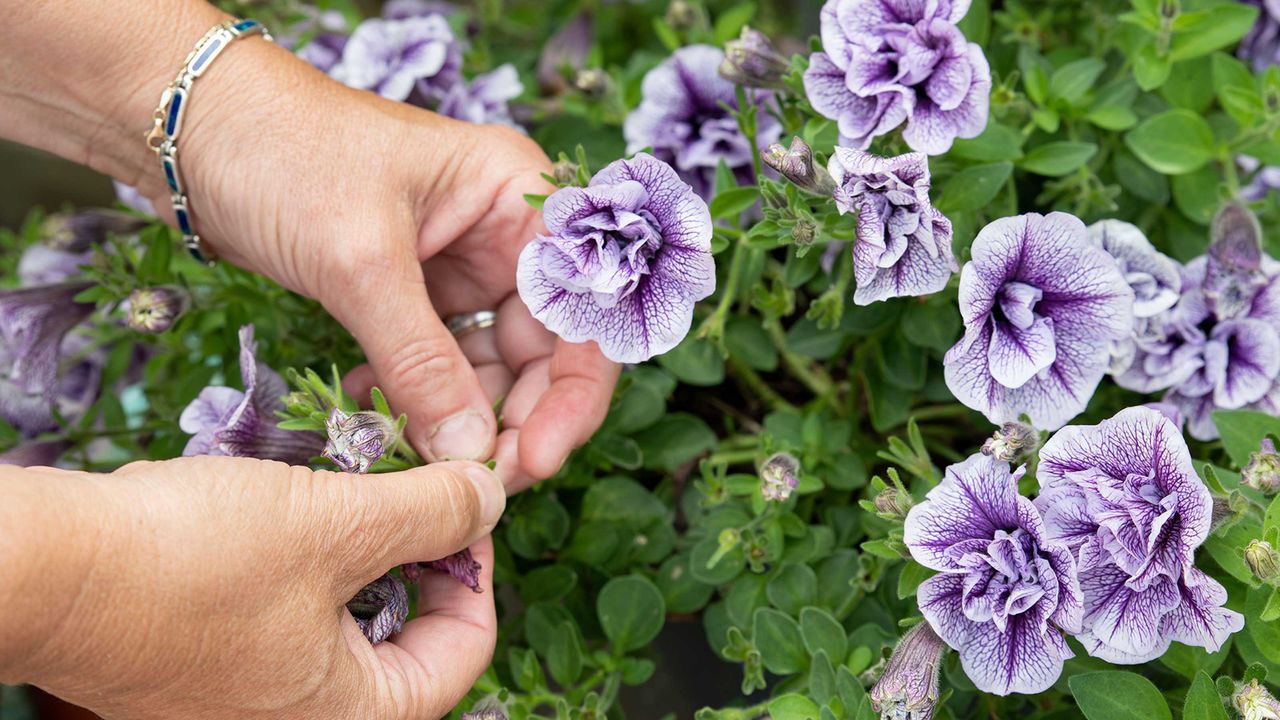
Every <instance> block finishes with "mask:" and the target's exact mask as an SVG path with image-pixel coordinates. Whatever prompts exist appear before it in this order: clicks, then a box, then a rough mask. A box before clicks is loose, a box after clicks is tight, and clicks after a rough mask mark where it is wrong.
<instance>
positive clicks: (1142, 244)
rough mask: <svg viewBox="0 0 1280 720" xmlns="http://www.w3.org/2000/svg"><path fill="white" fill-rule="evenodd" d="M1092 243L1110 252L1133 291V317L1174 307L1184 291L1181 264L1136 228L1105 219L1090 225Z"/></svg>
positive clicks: (1146, 316) (1155, 313) (1145, 316)
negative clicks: (1161, 250) (1156, 246)
mask: <svg viewBox="0 0 1280 720" xmlns="http://www.w3.org/2000/svg"><path fill="white" fill-rule="evenodd" d="M1088 237H1089V242H1090V243H1092V244H1094V245H1096V246H1098V247H1100V248H1102V249H1103V250H1106V251H1107V254H1108V255H1110V256H1111V257H1113V258H1115V259H1116V262H1117V263H1119V265H1120V272H1121V273H1123V274H1124V279H1125V282H1127V283H1129V287H1131V288H1133V296H1134V302H1133V315H1134V317H1138V318H1148V317H1152V316H1154V315H1158V314H1160V313H1162V312H1164V311H1165V310H1168V309H1169V308H1171V307H1173V306H1174V305H1176V304H1177V302H1178V296H1179V294H1180V293H1181V292H1182V272H1181V270H1182V269H1181V267H1179V265H1178V262H1177V261H1176V260H1174V259H1173V258H1171V257H1169V256H1168V255H1165V254H1164V253H1162V252H1160V251H1159V250H1156V248H1155V246H1154V245H1152V244H1151V241H1150V240H1147V236H1146V235H1144V234H1143V233H1142V231H1141V230H1139V229H1138V228H1137V227H1136V226H1134V225H1131V224H1130V223H1127V222H1124V221H1123V220H1102V221H1100V222H1096V223H1094V224H1092V225H1090V226H1089V235H1088Z"/></svg>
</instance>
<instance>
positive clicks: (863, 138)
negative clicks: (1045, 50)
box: [804, 0, 991, 155]
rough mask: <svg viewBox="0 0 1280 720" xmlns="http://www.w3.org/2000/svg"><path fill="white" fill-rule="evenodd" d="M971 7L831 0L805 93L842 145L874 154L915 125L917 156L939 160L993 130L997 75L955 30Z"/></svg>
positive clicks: (933, 0)
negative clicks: (958, 142) (887, 137)
mask: <svg viewBox="0 0 1280 720" xmlns="http://www.w3.org/2000/svg"><path fill="white" fill-rule="evenodd" d="M968 9H969V0H928V2H924V1H922V0H827V4H826V5H824V6H823V7H822V49H823V52H819V53H814V54H813V55H812V56H811V57H810V58H809V69H808V70H806V71H805V74H804V87H805V92H806V94H807V95H808V96H809V103H810V104H812V105H813V109H814V110H816V111H818V113H819V114H821V115H823V116H824V117H828V118H831V119H832V120H835V121H836V123H837V125H838V127H839V130H840V135H841V136H842V137H843V138H845V139H847V142H842V144H848V145H852V146H855V147H858V148H866V147H867V146H868V145H870V144H871V141H872V140H873V139H874V138H876V137H878V136H880V135H884V134H886V133H888V132H890V131H892V130H893V129H894V128H896V127H898V126H899V125H901V124H902V123H903V122H906V123H907V127H906V129H905V130H904V131H903V133H902V138H903V139H904V140H906V142H907V145H909V146H910V147H911V149H912V150H916V151H919V152H923V153H926V154H928V155H941V154H942V153H945V152H946V151H947V150H949V149H950V148H951V143H952V142H953V141H954V140H955V139H956V138H957V137H961V138H971V137H977V136H978V135H980V134H981V133H982V131H983V130H984V129H986V127H987V113H988V110H989V108H990V104H991V68H990V67H989V66H988V65H987V59H986V57H985V56H984V55H983V54H982V48H980V47H978V46H977V45H976V44H974V43H971V42H968V41H967V40H965V37H964V34H963V33H962V32H960V30H959V28H957V27H956V23H957V22H959V21H960V19H961V18H963V17H964V15H965V13H966V12H967V11H968Z"/></svg>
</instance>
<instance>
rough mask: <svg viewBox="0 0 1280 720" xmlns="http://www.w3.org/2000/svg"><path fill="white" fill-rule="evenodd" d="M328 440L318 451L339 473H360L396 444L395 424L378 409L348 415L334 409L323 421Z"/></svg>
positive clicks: (339, 409) (365, 470)
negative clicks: (377, 410)
mask: <svg viewBox="0 0 1280 720" xmlns="http://www.w3.org/2000/svg"><path fill="white" fill-rule="evenodd" d="M325 430H326V431H327V432H328V434H329V440H328V442H326V443H325V446H324V451H323V452H322V453H321V454H322V455H324V456H325V457H327V458H329V459H330V460H332V461H333V464H335V465H337V466H338V468H339V469H341V470H342V471H343V472H349V473H356V474H363V473H367V472H369V467H370V466H371V465H373V464H374V463H375V462H377V461H379V460H381V459H382V456H383V455H385V454H386V453H387V451H388V450H390V449H391V448H392V447H393V446H394V445H395V443H396V439H397V437H396V425H395V423H394V422H392V421H391V419H390V418H388V417H387V416H385V415H383V414H382V413H379V412H371V411H364V412H355V413H351V414H350V415H348V414H347V413H345V412H343V411H342V409H341V408H334V409H333V412H331V413H330V414H329V419H328V420H327V421H325Z"/></svg>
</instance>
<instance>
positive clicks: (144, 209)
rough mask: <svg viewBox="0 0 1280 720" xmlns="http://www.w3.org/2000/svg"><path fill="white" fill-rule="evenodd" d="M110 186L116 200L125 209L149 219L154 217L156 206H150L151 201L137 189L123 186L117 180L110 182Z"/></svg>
mask: <svg viewBox="0 0 1280 720" xmlns="http://www.w3.org/2000/svg"><path fill="white" fill-rule="evenodd" d="M111 185H112V186H113V187H114V188H115V191H116V199H117V200H119V201H120V202H121V203H123V204H124V205H125V206H126V207H128V208H129V209H131V210H134V211H137V212H139V213H141V214H143V215H147V216H149V217H155V216H156V206H155V205H153V204H151V201H150V200H148V199H147V198H146V196H144V195H143V194H142V193H140V192H138V188H136V187H134V186H132V185H125V184H124V183H122V182H120V181H119V180H112V181H111Z"/></svg>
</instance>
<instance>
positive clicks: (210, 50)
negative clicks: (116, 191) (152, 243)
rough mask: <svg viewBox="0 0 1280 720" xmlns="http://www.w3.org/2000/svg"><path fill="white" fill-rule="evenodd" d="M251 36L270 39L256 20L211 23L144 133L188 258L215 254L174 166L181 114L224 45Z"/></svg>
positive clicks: (210, 261)
mask: <svg viewBox="0 0 1280 720" xmlns="http://www.w3.org/2000/svg"><path fill="white" fill-rule="evenodd" d="M254 35H261V36H262V37H263V39H265V40H271V34H270V33H269V32H267V28H266V27H265V26H263V25H262V23H260V22H258V21H257V20H228V21H226V22H224V23H220V24H218V25H215V26H214V27H213V28H211V29H210V30H209V32H207V33H205V34H204V37H202V38H201V39H200V42H198V43H196V46H195V49H194V50H192V51H191V54H190V55H187V59H186V60H184V61H183V63H182V69H181V70H179V71H178V76H177V77H175V78H174V79H173V82H172V83H171V84H170V85H169V87H167V88H165V90H164V93H163V94H161V96H160V105H159V107H157V108H156V111H155V114H154V116H153V120H154V123H155V124H154V125H153V126H152V128H151V130H150V131H149V132H148V133H147V146H148V147H150V148H151V149H152V150H153V151H154V152H155V153H156V155H158V156H159V157H160V167H161V169H162V170H164V177H165V181H166V182H167V183H168V185H169V199H170V201H171V202H172V203H173V214H174V215H175V216H176V218H177V221H178V229H179V230H181V231H182V242H183V244H184V245H186V247H187V251H188V252H190V253H191V256H192V257H194V258H195V259H196V260H197V261H199V262H202V263H206V264H210V265H212V264H213V261H214V259H215V257H214V255H213V253H212V252H210V251H209V249H208V248H206V247H205V246H204V243H203V242H201V240H200V236H199V235H197V234H196V232H195V225H194V223H193V221H192V218H191V203H190V200H189V199H188V198H187V193H186V186H185V185H184V183H183V181H182V171H181V169H180V168H179V166H178V135H179V133H181V132H182V116H183V113H184V112H185V111H186V107H187V101H188V98H189V97H190V95H191V87H192V85H193V84H194V83H195V81H196V78H198V77H200V76H201V75H203V74H204V72H205V71H206V70H208V69H209V66H210V65H212V64H213V61H214V60H216V59H217V58H218V56H219V55H221V54H222V51H223V50H225V49H226V48H227V46H228V45H230V44H231V43H233V42H235V41H236V40H238V39H240V38H242V37H251V36H254Z"/></svg>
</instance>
